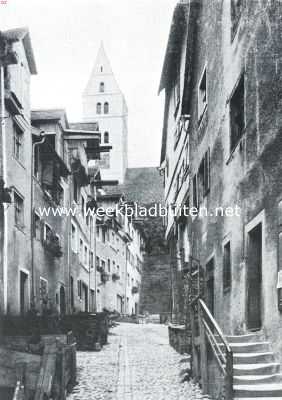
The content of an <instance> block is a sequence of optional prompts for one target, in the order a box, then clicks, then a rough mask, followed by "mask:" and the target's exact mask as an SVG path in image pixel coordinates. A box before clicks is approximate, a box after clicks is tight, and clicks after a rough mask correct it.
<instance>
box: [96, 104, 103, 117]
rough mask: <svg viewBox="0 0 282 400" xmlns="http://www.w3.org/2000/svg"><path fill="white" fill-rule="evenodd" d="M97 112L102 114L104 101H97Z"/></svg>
mask: <svg viewBox="0 0 282 400" xmlns="http://www.w3.org/2000/svg"><path fill="white" fill-rule="evenodd" d="M96 114H98V115H100V114H102V103H100V102H98V103H96Z"/></svg>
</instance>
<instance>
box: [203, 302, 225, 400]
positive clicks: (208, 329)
mask: <svg viewBox="0 0 282 400" xmlns="http://www.w3.org/2000/svg"><path fill="white" fill-rule="evenodd" d="M198 307H199V318H200V323H201V326H202V327H203V330H204V332H205V336H206V337H207V339H208V342H209V343H210V345H211V348H212V351H213V354H214V356H215V359H216V361H217V362H218V364H219V367H220V369H221V371H222V373H223V375H224V379H225V391H226V399H227V400H232V399H233V352H232V350H231V347H230V345H229V343H228V342H227V340H226V338H225V336H224V334H223V332H222V330H221V329H220V327H219V325H218V323H217V322H216V320H215V319H214V317H213V316H212V314H211V312H210V310H209V309H208V307H207V306H206V304H205V302H204V301H203V300H202V299H199V300H198ZM214 331H215V332H216V336H215V334H214ZM218 339H220V341H221V342H222V344H223V346H224V350H225V351H222V349H221V347H220V344H219V343H218Z"/></svg>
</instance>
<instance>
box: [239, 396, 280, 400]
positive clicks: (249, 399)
mask: <svg viewBox="0 0 282 400" xmlns="http://www.w3.org/2000/svg"><path fill="white" fill-rule="evenodd" d="M258 398H259V400H277V397H261V396H260V397H258ZM234 400H254V397H234Z"/></svg>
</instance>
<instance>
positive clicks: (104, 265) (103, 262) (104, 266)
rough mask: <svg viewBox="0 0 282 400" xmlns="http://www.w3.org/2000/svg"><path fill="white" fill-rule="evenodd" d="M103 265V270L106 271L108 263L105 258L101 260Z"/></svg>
mask: <svg viewBox="0 0 282 400" xmlns="http://www.w3.org/2000/svg"><path fill="white" fill-rule="evenodd" d="M101 267H102V269H103V271H106V263H105V261H104V260H101Z"/></svg>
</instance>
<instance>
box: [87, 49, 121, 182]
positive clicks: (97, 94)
mask: <svg viewBox="0 0 282 400" xmlns="http://www.w3.org/2000/svg"><path fill="white" fill-rule="evenodd" d="M83 120H84V121H85V122H98V123H99V130H100V132H101V144H102V145H110V146H112V150H111V151H110V153H103V154H101V160H100V168H101V175H102V179H117V180H118V181H119V183H123V181H124V176H125V171H126V168H127V105H126V102H125V98H124V95H123V93H122V92H121V90H120V88H119V86H118V84H117V81H116V79H115V76H114V74H113V71H112V68H111V65H110V62H109V59H108V57H107V55H106V53H105V49H104V46H103V44H101V47H100V49H99V51H98V55H97V58H96V62H95V65H94V68H93V70H92V73H91V75H90V79H89V81H88V83H87V85H86V89H85V91H84V93H83Z"/></svg>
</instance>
